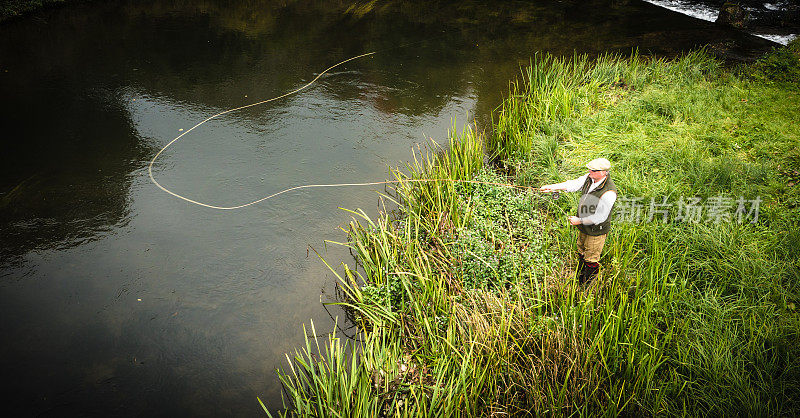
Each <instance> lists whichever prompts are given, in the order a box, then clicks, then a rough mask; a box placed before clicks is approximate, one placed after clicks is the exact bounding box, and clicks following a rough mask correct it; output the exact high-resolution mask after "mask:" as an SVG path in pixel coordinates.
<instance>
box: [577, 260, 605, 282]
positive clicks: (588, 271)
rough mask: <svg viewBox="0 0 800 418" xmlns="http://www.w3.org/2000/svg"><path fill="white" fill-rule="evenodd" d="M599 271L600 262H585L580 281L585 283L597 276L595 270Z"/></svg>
mask: <svg viewBox="0 0 800 418" xmlns="http://www.w3.org/2000/svg"><path fill="white" fill-rule="evenodd" d="M599 271H600V263H592V262H588V261H587V262H586V267H584V269H583V274H581V279H580V283H581V284H586V283H589V282H591V281H592V280H594V278H595V277H597V272H599Z"/></svg>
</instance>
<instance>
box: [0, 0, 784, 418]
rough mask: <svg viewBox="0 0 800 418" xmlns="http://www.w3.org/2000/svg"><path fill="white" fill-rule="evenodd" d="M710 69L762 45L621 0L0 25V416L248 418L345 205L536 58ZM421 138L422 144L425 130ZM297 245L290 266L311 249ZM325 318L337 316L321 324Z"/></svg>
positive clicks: (267, 5)
mask: <svg viewBox="0 0 800 418" xmlns="http://www.w3.org/2000/svg"><path fill="white" fill-rule="evenodd" d="M709 42H710V43H718V44H719V45H725V46H726V48H727V51H728V53H729V54H730V56H734V57H735V56H745V55H747V54H752V53H755V52H757V51H763V50H764V49H765V48H768V47H770V46H771V44H770V43H769V42H767V41H764V40H760V39H758V38H754V37H752V36H749V35H746V34H741V33H737V32H733V31H729V30H726V29H720V28H716V27H715V26H714V25H712V24H710V23H708V22H702V21H698V20H696V19H691V18H688V17H685V16H681V15H678V14H676V13H672V12H668V11H665V10H663V9H660V8H658V7H656V6H653V5H650V4H647V3H644V2H639V1H574V2H570V1H539V2H529V1H519V2H514V1H509V2H470V1H459V2H433V3H429V2H422V1H420V2H393V1H389V0H385V1H380V0H379V1H372V2H366V1H362V2H357V3H353V2H350V1H345V0H339V1H334V0H325V1H322V0H320V1H301V0H298V1H280V2H275V1H260V0H252V1H248V2H233V1H225V0H205V1H188V0H172V1H166V0H164V1H160V0H145V1H103V2H90V3H78V4H75V5H69V6H64V7H59V8H55V9H49V10H45V11H42V12H40V13H37V14H35V15H31V16H27V17H25V18H22V19H17V20H14V21H11V22H7V23H5V24H3V25H2V26H0V95H1V96H2V99H3V100H2V101H0V126H2V132H3V134H2V139H0V144H2V153H1V155H2V164H0V231H1V232H0V233H1V234H2V235H1V238H2V239H1V242H0V257H2V259H1V260H0V318H2V320H1V321H0V335H2V338H3V343H2V347H0V370H2V376H3V377H4V379H5V381H6V383H7V386H8V385H9V384H10V386H9V387H7V388H6V389H5V390H4V391H3V394H2V399H3V401H4V403H3V404H4V409H6V410H8V411H10V412H11V413H13V414H14V415H18V416H29V415H44V416H48V415H52V416H72V415H81V416H109V415H111V416H117V415H125V416H127V415H136V416H161V415H178V416H187V415H189V416H195V415H199V416H206V415H209V416H251V415H260V414H262V412H260V407H259V406H258V403H257V401H256V397H257V396H258V397H260V398H261V399H262V400H264V401H265V402H267V404H268V405H269V406H270V407H271V408H276V409H277V408H279V407H280V384H279V382H278V379H277V377H276V374H275V369H276V368H278V367H283V366H285V365H286V360H285V357H284V353H287V352H291V351H292V350H293V349H295V348H296V347H299V346H300V345H301V344H302V341H303V330H302V327H301V326H302V324H303V323H306V324H308V323H309V321H310V320H313V321H314V323H315V324H316V326H317V329H318V330H319V331H320V332H322V331H327V330H330V329H332V320H331V316H339V317H341V312H339V311H337V310H335V309H332V310H330V314H329V312H328V311H326V309H325V308H324V307H323V306H322V305H321V304H320V303H319V302H320V300H321V299H325V300H329V299H330V298H331V293H332V289H333V287H332V284H333V282H334V279H333V275H332V274H331V273H330V272H329V271H328V270H327V268H326V267H325V266H324V264H323V263H322V262H321V261H320V260H319V259H318V258H317V257H316V256H315V255H314V252H313V251H309V247H313V248H314V249H316V250H317V251H319V252H320V253H322V254H323V255H324V256H325V257H326V259H327V260H328V261H329V262H331V263H332V264H333V265H338V264H339V263H342V262H346V263H349V264H351V265H352V263H353V260H352V259H351V258H349V256H348V253H347V251H346V250H345V249H344V248H342V247H339V246H336V245H332V244H327V245H326V244H325V240H334V241H341V240H343V239H344V238H345V234H344V233H343V232H342V231H341V230H340V229H339V227H342V226H346V225H347V223H348V222H349V220H350V218H351V216H350V214H348V213H347V212H345V211H343V210H340V209H339V207H344V208H350V209H356V208H363V209H364V210H365V211H366V212H367V213H370V214H374V213H376V212H377V208H378V201H379V192H382V190H383V189H382V188H380V187H364V188H347V189H344V188H342V189H313V190H305V191H298V192H292V193H288V194H285V195H282V196H280V197H278V198H276V199H272V200H269V201H266V202H263V203H261V204H258V205H254V206H251V207H248V208H245V209H241V210H238V211H227V212H223V211H215V210H210V209H207V208H202V207H199V206H196V205H192V204H189V203H186V202H184V201H180V200H178V199H175V198H174V197H172V196H170V195H168V194H166V193H164V192H162V191H161V190H159V189H157V188H156V187H155V186H154V185H153V184H152V183H151V182H150V180H149V178H148V175H147V165H148V162H149V161H150V159H151V158H152V157H153V156H154V155H155V153H156V152H158V150H159V149H161V148H162V147H163V146H164V145H165V144H166V143H167V142H169V141H170V140H171V139H172V138H174V137H175V136H176V135H178V134H179V133H180V132H181V130H182V129H183V130H185V129H188V128H189V127H191V126H192V125H194V124H195V123H197V122H199V121H201V120H203V119H204V118H206V117H208V116H210V115H213V114H215V113H218V112H220V111H223V110H226V109H229V108H232V107H236V106H241V105H245V104H248V103H253V102H256V101H259V100H264V99H267V98H271V97H275V96H278V95H280V94H283V93H284V92H287V91H290V90H293V89H295V88H297V87H300V86H302V85H303V84H305V83H307V82H308V81H310V80H311V79H312V78H313V77H315V76H316V74H318V73H319V72H320V71H322V70H323V69H325V68H327V67H328V66H330V65H332V64H334V63H337V62H339V61H342V60H344V59H347V58H349V57H351V56H355V55H358V54H362V53H365V52H370V51H378V53H377V54H375V55H374V56H371V57H367V58H362V59H359V60H356V61H352V62H350V63H347V64H346V65H344V66H342V67H340V68H336V69H335V70H333V71H332V72H331V73H329V74H326V75H324V76H323V77H321V78H320V80H319V81H318V82H317V83H316V84H315V85H313V86H312V87H310V88H309V89H307V90H304V91H303V92H301V93H299V94H297V95H294V96H291V97H288V98H285V99H282V100H280V101H276V102H273V103H270V104H267V105H264V106H259V107H253V108H249V109H246V110H242V111H239V112H235V113H231V114H228V115H225V116H223V117H220V118H218V119H215V120H212V121H211V122H209V123H207V124H205V125H203V126H202V127H201V128H198V129H197V130H195V131H193V132H191V133H190V134H189V135H186V136H185V137H183V138H182V139H181V141H180V142H178V143H176V144H175V145H174V146H173V147H171V148H170V149H168V150H167V152H166V153H164V154H163V155H162V156H161V157H160V159H159V161H158V162H157V163H156V165H155V167H154V175H155V176H156V178H157V179H158V181H159V182H161V183H162V184H164V185H165V186H166V187H168V188H170V189H172V190H174V191H176V192H178V193H180V194H184V195H186V196H188V197H191V198H193V199H196V200H200V201H204V202H209V203H213V204H217V205H234V204H239V203H244V202H247V201H250V200H253V199H256V198H259V197H261V196H264V195H267V194H270V193H274V192H276V191H279V190H282V189H285V188H287V187H290V186H295V185H300V184H307V183H331V182H335V183H338V182H363V181H380V180H383V179H385V178H387V169H388V167H390V166H391V167H396V166H401V165H402V164H404V163H405V162H406V161H408V160H409V159H410V158H411V155H412V154H411V149H412V148H413V147H414V146H416V145H418V144H421V145H422V146H431V144H432V143H439V144H444V143H445V142H446V135H447V131H448V129H450V128H451V127H452V126H453V125H454V124H455V125H456V126H458V127H459V129H460V128H461V127H462V126H463V125H464V123H467V122H477V123H478V124H479V125H480V126H487V125H488V122H489V121H490V116H489V115H490V112H491V111H492V109H494V108H495V107H496V106H497V105H498V104H499V103H500V100H501V97H502V94H503V93H504V92H505V91H506V90H507V86H508V81H509V80H510V79H512V78H513V77H515V76H516V75H517V74H518V72H519V68H520V65H523V64H525V63H527V62H528V61H529V59H530V57H531V56H532V55H533V54H534V53H536V52H538V51H547V52H552V53H555V54H566V55H569V54H572V53H573V51H577V52H587V53H590V54H597V53H601V52H604V51H613V52H629V51H630V50H631V49H632V48H637V47H638V48H639V50H640V51H641V52H643V53H652V54H656V55H674V54H676V53H679V52H681V51H685V50H688V49H690V48H692V47H694V46H695V45H698V44H704V43H709ZM429 138H431V139H432V141H431V139H429ZM309 254H310V255H309ZM341 321H343V320H341Z"/></svg>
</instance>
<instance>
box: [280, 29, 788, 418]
mask: <svg viewBox="0 0 800 418" xmlns="http://www.w3.org/2000/svg"><path fill="white" fill-rule="evenodd" d="M793 48H794V49H793ZM796 50H797V41H795V43H794V44H793V45H790V47H789V48H787V49H782V50H777V51H776V52H774V53H773V55H770V56H768V57H765V59H763V60H762V61H760V62H759V63H757V64H755V65H753V66H752V67H749V69H745V71H744V72H741V73H735V72H731V71H727V70H723V69H722V68H721V65H720V63H719V62H718V61H716V60H715V59H713V58H711V57H709V56H708V55H707V54H705V53H704V52H702V51H700V52H693V53H689V54H687V55H685V56H683V57H681V58H678V59H674V60H664V59H651V58H643V57H639V56H633V57H630V58H620V57H618V56H603V57H600V58H598V59H596V60H589V59H588V58H586V57H584V56H575V57H572V58H570V59H562V58H554V57H551V56H548V55H537V56H536V57H534V59H533V60H532V61H531V65H530V66H529V67H528V68H527V69H526V70H525V71H524V72H523V74H522V76H521V77H520V79H519V80H518V81H516V82H514V83H513V84H512V85H511V88H510V94H509V96H508V97H507V99H506V100H505V101H504V103H503V104H502V106H501V107H500V108H499V109H498V112H497V114H496V115H495V121H494V125H495V126H494V128H495V129H494V131H493V133H491V134H488V135H484V134H480V133H477V132H475V131H473V130H470V129H466V130H464V131H463V132H461V133H456V132H453V134H452V135H451V138H450V147H449V148H448V149H447V150H446V151H440V152H431V153H430V154H428V155H423V156H417V157H415V160H414V162H413V163H412V164H410V165H409V166H408V167H407V168H406V170H404V171H405V172H406V173H409V174H407V175H406V174H402V173H401V172H399V171H398V172H396V173H395V176H396V177H397V178H398V179H422V178H440V179H443V178H446V179H451V180H479V181H485V182H487V183H503V182H508V183H513V184H515V185H518V186H539V185H541V184H544V183H551V182H556V181H562V180H564V179H567V178H572V177H575V176H578V175H580V174H582V173H583V172H584V171H585V169H584V168H582V167H583V165H584V164H585V163H586V162H587V161H589V160H591V159H592V158H595V157H598V156H604V157H607V158H609V159H610V160H611V161H612V162H613V164H614V168H613V170H612V176H613V178H614V181H615V183H616V184H617V186H618V187H619V189H620V190H619V195H620V199H619V200H618V203H617V206H616V209H615V216H616V221H615V223H614V224H613V226H612V232H611V233H610V235H609V238H608V241H607V244H606V248H605V250H604V253H603V258H602V259H601V264H602V266H603V267H602V270H601V275H600V277H599V278H598V279H597V280H596V281H595V282H594V283H593V284H592V285H590V286H583V287H581V286H579V285H577V284H576V282H575V281H574V280H573V277H574V274H575V265H576V257H575V254H574V252H575V250H574V240H575V236H576V232H575V230H574V228H572V227H570V226H569V225H568V223H567V222H566V217H567V216H568V215H569V214H571V212H572V211H573V210H574V208H575V205H576V201H577V196H574V195H564V196H562V197H561V198H560V199H558V200H553V199H551V198H550V197H549V196H543V195H541V194H537V193H535V192H532V191H530V190H528V191H526V190H524V189H518V188H510V187H503V186H496V185H490V184H473V183H458V182H452V181H442V182H404V183H401V184H400V185H399V186H398V187H397V189H396V190H395V192H394V193H393V194H392V195H390V196H387V197H386V199H390V200H393V201H394V202H395V203H396V205H397V207H398V209H397V210H396V211H395V212H394V213H382V214H381V215H380V216H378V217H377V218H374V219H373V218H370V217H368V216H366V215H365V214H364V213H363V212H361V211H354V212H353V221H352V222H351V224H350V228H349V231H348V238H349V240H348V244H347V245H349V246H350V248H351V249H352V251H353V253H354V254H355V255H356V258H357V260H358V265H357V266H347V265H343V266H339V267H334V266H330V267H331V271H333V272H334V273H336V275H337V277H338V280H339V286H340V290H341V299H340V301H339V302H336V303H338V304H340V305H342V306H344V307H345V308H346V309H347V311H348V312H349V314H350V316H351V318H350V319H351V320H352V321H354V322H355V323H356V324H357V325H358V326H359V327H360V329H361V335H360V337H361V340H360V341H358V342H353V341H342V340H340V339H339V338H337V337H335V336H333V335H330V336H328V337H327V339H324V338H323V339H322V340H324V341H322V343H320V342H319V340H314V339H310V340H309V342H308V343H307V345H306V347H304V348H302V349H299V350H298V351H297V352H296V353H294V355H293V357H292V359H291V361H290V363H289V364H290V365H289V368H288V369H287V370H283V371H282V372H281V380H282V382H283V384H284V388H285V394H286V403H285V405H284V407H285V408H287V410H286V412H285V413H284V414H286V415H301V416H365V417H366V416H370V417H372V416H431V417H433V416H437V417H438V416H490V415H494V416H501V415H515V416H526V415H527V416H540V415H577V416H596V415H622V414H625V415H636V416H642V415H692V416H695V415H722V416H729V415H739V414H742V415H749V416H793V415H798V414H800V344H798V343H799V342H800V335H798V332H800V311H798V305H800V280H798V279H800V275H799V274H798V271H799V269H800V262H798V259H799V257H800V232H799V231H800V215H799V214H798V205H800V201H799V200H798V187H800V186H798V185H799V184H800V154H799V153H800V151H799V150H800V125H799V124H798V121H797V115H798V114H800V100H798V99H799V98H798V94H799V93H800V83H798V82H797V80H796V79H793V78H791V77H790V78H789V79H784V78H782V77H783V75H785V74H792V72H791V71H795V70H797V68H800V67H798V62H797V60H795V61H794V62H792V61H790V60H789V61H787V60H785V59H784V58H783V55H782V54H785V53H786V52H787V51H788V52H789V53H790V54H794V53H795V52H794V51H796ZM774 60H777V61H779V62H782V63H784V64H787V63H788V64H787V65H790V67H791V68H790V69H789V70H785V71H784V70H778V71H777V73H776V72H774V71H773V72H772V73H771V75H769V74H770V71H772V70H773V69H774V68H776V67H775V66H774V65H773V61H774ZM781 65H783V64H781ZM792 68H793V69H792ZM487 154H488V155H489V156H490V157H491V158H490V159H491V161H493V162H494V164H493V165H492V166H487V165H486V164H484V161H485V160H486V159H485V158H484V157H485V155H487ZM665 199H666V200H665ZM756 201H758V205H759V206H758V209H759V210H758V218H757V219H756V217H755V211H754V210H753V209H754V206H753V205H754V204H755V203H754V202H756ZM651 202H652V204H654V206H653V207H652V208H651V206H650V205H651ZM678 202H681V203H682V204H683V206H679V204H678ZM691 202H696V204H695V205H694V206H691V205H690V203H691ZM698 202H699V203H698ZM655 204H661V206H658V205H655ZM668 204H670V205H671V206H667V205H668ZM637 205H640V206H637ZM698 205H699V207H700V208H701V209H700V210H701V212H700V215H701V216H700V217H699V218H695V217H693V216H695V215H696V214H697V211H696V210H695V212H691V210H689V211H686V210H687V208H691V207H694V208H695V209H696V208H697V207H698ZM740 205H741V206H742V208H740V207H739V206H740ZM637 208H638V209H637ZM681 208H682V209H684V212H683V215H684V216H683V219H678V218H679V217H678V215H680V212H679V209H681ZM651 209H658V210H661V212H656V214H657V216H654V219H652V220H649V213H651V212H652V211H651ZM668 209H671V211H670V210H668ZM738 209H744V210H738ZM637 210H638V211H640V212H637ZM709 212H711V213H712V215H709ZM637 213H639V215H638V216H639V218H638V219H637V218H636V216H637ZM665 214H666V216H667V217H666V219H664V215H665ZM693 214H694V215H693ZM726 214H727V215H726ZM626 216H627V217H626ZM313 331H314V333H315V334H316V332H317V330H313ZM265 410H266V409H265Z"/></svg>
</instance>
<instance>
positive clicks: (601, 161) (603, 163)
mask: <svg viewBox="0 0 800 418" xmlns="http://www.w3.org/2000/svg"><path fill="white" fill-rule="evenodd" d="M586 168H588V169H589V170H603V171H608V170H611V161H608V160H606V159H605V158H595V159H594V160H592V161H589V163H588V164H586Z"/></svg>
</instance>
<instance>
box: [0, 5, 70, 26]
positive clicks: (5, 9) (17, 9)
mask: <svg viewBox="0 0 800 418" xmlns="http://www.w3.org/2000/svg"><path fill="white" fill-rule="evenodd" d="M66 1H67V0H3V1H0V22H2V21H4V20H8V19H11V18H13V17H17V16H22V15H23V14H25V13H29V12H32V11H35V10H40V9H42V8H44V7H47V6H51V5H54V4H61V3H64V2H66Z"/></svg>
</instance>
